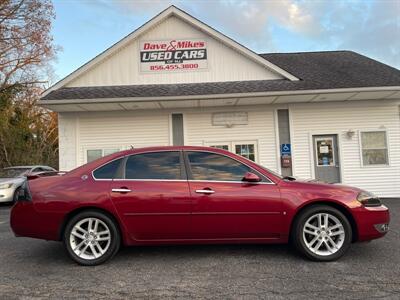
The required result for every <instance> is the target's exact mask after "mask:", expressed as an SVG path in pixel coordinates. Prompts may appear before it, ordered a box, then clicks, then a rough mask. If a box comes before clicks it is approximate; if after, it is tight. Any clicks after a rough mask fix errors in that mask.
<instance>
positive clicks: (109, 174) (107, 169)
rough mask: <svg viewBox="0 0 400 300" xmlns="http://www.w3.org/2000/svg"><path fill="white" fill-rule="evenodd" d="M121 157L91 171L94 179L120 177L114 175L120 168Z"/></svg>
mask: <svg viewBox="0 0 400 300" xmlns="http://www.w3.org/2000/svg"><path fill="white" fill-rule="evenodd" d="M121 161H122V158H120V159H116V160H113V161H112V162H109V163H108V164H105V165H104V166H102V167H100V168H98V169H96V170H95V171H94V172H93V176H94V178H96V179H113V178H116V177H118V178H120V176H116V175H117V172H118V170H119V168H120V164H121Z"/></svg>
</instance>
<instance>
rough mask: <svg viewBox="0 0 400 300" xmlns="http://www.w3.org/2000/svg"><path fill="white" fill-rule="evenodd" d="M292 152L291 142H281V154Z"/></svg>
mask: <svg viewBox="0 0 400 300" xmlns="http://www.w3.org/2000/svg"><path fill="white" fill-rule="evenodd" d="M290 153H292V150H291V147H290V144H281V154H282V155H284V154H290Z"/></svg>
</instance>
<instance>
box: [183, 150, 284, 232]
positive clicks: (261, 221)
mask: <svg viewBox="0 0 400 300" xmlns="http://www.w3.org/2000/svg"><path fill="white" fill-rule="evenodd" d="M185 160H186V164H187V166H188V173H189V187H190V193H191V197H192V203H193V204H192V206H193V208H192V237H193V238H196V239H263V238H272V239H273V238H278V237H279V232H280V229H281V224H282V215H281V199H280V191H279V188H278V187H277V185H276V184H275V183H273V182H272V181H270V180H269V179H267V178H266V177H262V175H261V174H259V173H257V172H256V171H255V170H252V169H251V168H250V167H249V166H247V165H245V164H243V163H241V162H239V161H237V160H235V159H232V158H230V157H228V156H225V155H221V154H217V153H212V152H203V151H187V152H185ZM247 172H252V173H256V174H257V175H259V176H261V177H262V181H261V182H243V181H242V178H243V176H244V175H245V174H246V173H247Z"/></svg>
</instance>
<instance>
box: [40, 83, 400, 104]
mask: <svg viewBox="0 0 400 300" xmlns="http://www.w3.org/2000/svg"><path fill="white" fill-rule="evenodd" d="M382 91H393V92H397V91H400V86H384V87H383V86H379V87H363V88H341V89H320V90H301V91H272V92H247V93H231V94H209V95H183V96H155V97H123V98H92V99H63V100H45V99H41V100H39V101H38V105H39V106H40V105H57V104H91V103H121V102H151V101H177V100H202V99H224V98H248V97H269V96H286V95H309V94H333V93H360V92H382Z"/></svg>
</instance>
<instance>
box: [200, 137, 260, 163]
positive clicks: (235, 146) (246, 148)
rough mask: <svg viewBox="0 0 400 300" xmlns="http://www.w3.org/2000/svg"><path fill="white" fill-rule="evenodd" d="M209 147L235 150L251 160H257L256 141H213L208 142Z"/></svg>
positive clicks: (234, 151)
mask: <svg viewBox="0 0 400 300" xmlns="http://www.w3.org/2000/svg"><path fill="white" fill-rule="evenodd" d="M206 145H207V146H208V147H212V148H218V149H223V150H227V151H230V152H233V153H235V154H238V155H241V156H243V157H245V158H247V159H249V160H252V161H254V162H255V161H256V160H257V158H256V149H257V148H256V142H254V143H252V142H249V141H246V142H245V141H243V142H223V141H221V142H211V143H206Z"/></svg>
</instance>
